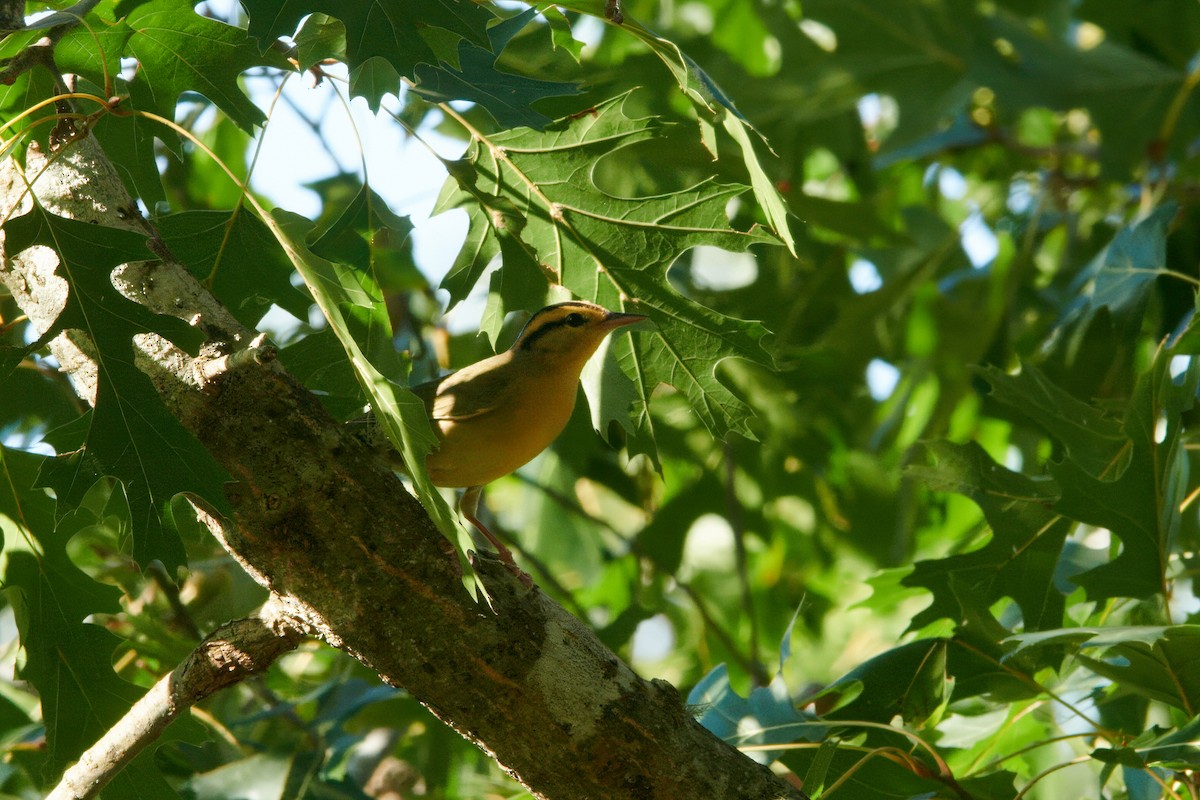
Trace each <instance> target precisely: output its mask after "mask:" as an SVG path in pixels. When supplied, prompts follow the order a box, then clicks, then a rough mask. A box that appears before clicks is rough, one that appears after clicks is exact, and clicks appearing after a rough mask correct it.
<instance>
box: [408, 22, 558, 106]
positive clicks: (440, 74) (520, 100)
mask: <svg viewBox="0 0 1200 800" xmlns="http://www.w3.org/2000/svg"><path fill="white" fill-rule="evenodd" d="M536 15H537V9H533V8H530V9H526V10H525V11H524V12H522V13H520V14H517V15H516V16H514V17H510V18H508V19H506V20H504V21H503V22H501V23H499V24H497V25H494V26H492V28H491V29H490V30H489V31H488V38H489V39H490V40H491V49H490V50H487V49H484V48H482V47H479V46H477V45H474V44H472V43H470V42H467V41H463V42H461V43H460V44H459V53H458V60H459V65H460V68H459V69H455V68H454V67H451V66H449V65H447V64H439V65H437V66H429V65H425V64H420V65H418V66H417V69H416V77H417V85H416V86H414V87H413V91H415V92H416V93H417V94H419V95H421V96H422V97H424V98H426V99H427V100H429V101H431V102H434V103H441V102H446V101H450V100H469V101H471V102H473V103H478V104H479V105H480V106H482V107H483V108H484V109H486V110H487V112H488V113H489V114H491V115H492V117H493V118H494V119H495V120H496V122H498V123H500V125H501V127H504V128H515V127H517V126H521V125H524V126H526V127H530V128H541V127H543V126H544V125H546V123H548V122H550V118H549V117H547V116H545V115H544V114H540V113H538V112H537V111H534V110H533V108H532V106H533V104H534V103H536V102H537V101H538V100H542V99H544V98H547V97H561V96H563V95H570V94H578V93H579V89H578V88H577V86H576V84H574V83H563V82H561V81H546V80H540V79H538V78H527V77H525V76H524V75H516V74H514V73H511V72H504V71H502V70H500V69H499V68H498V67H497V64H496V62H497V59H498V57H499V53H500V52H501V51H503V50H504V48H505V47H507V46H508V43H509V42H510V41H512V38H513V37H514V36H516V35H517V33H519V32H520V31H521V29H522V28H524V27H525V26H526V25H527V24H529V21H530V20H531V19H533V17H534V16H536Z"/></svg>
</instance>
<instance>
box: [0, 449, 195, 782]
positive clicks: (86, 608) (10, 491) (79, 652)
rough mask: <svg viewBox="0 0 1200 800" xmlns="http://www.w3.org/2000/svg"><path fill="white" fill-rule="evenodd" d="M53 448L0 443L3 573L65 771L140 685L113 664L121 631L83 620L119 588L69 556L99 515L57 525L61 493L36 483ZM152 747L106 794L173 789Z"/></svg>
mask: <svg viewBox="0 0 1200 800" xmlns="http://www.w3.org/2000/svg"><path fill="white" fill-rule="evenodd" d="M49 460H50V459H48V458H47V457H46V456H39V455H33V454H30V453H23V452H20V451H16V450H10V449H8V448H4V447H0V533H2V534H3V540H4V549H3V552H2V554H0V575H2V576H3V581H4V587H5V595H6V597H7V599H8V601H9V602H10V603H11V604H12V608H13V610H14V612H15V615H16V621H17V628H18V630H19V631H20V635H21V648H22V650H23V652H24V658H23V659H21V666H20V667H19V672H18V675H19V677H20V678H21V679H22V680H25V681H28V682H29V683H30V684H32V685H33V686H34V687H35V688H36V689H37V691H38V695H39V696H40V698H41V705H42V719H43V720H44V721H45V726H46V755H47V762H46V765H45V770H46V777H47V778H49V779H56V778H57V776H58V775H59V774H60V773H61V771H62V770H63V769H64V768H65V767H66V766H67V765H68V764H70V763H71V762H73V761H75V760H76V759H78V758H79V756H80V754H81V753H82V752H83V751H84V750H85V749H87V748H88V747H90V746H91V745H92V744H93V743H94V742H95V741H96V740H97V739H99V738H100V736H101V735H102V734H103V733H104V732H105V731H107V730H108V729H109V727H111V726H112V724H113V723H115V722H116V721H117V720H118V719H120V717H121V716H122V715H123V714H124V713H125V712H126V711H128V709H129V707H130V706H131V705H132V704H133V703H134V702H135V701H136V700H137V699H138V697H139V696H140V695H141V694H142V690H141V689H139V688H138V687H136V686H134V685H133V684H131V683H127V682H126V681H124V680H122V679H121V678H120V677H119V676H118V675H117V674H116V673H115V672H114V671H113V668H112V661H113V650H114V649H115V648H116V646H117V645H118V644H119V643H120V640H119V639H118V638H117V637H116V636H114V635H113V634H111V633H109V632H108V631H107V630H105V628H104V627H103V626H102V625H98V624H95V623H91V622H85V621H84V620H85V619H87V618H88V617H90V616H91V615H93V614H112V613H116V612H118V611H120V604H119V603H118V600H119V597H120V592H119V591H118V590H117V589H116V588H114V587H112V586H108V585H105V584H100V583H97V582H95V581H94V580H92V579H91V578H90V577H89V576H88V575H87V574H86V573H84V572H83V571H82V570H81V569H79V568H78V567H77V566H75V564H74V563H72V562H71V559H70V557H69V556H68V554H67V542H68V541H69V540H70V539H71V536H72V535H73V534H74V533H75V532H76V531H78V530H79V529H80V528H82V527H83V526H85V525H87V524H91V523H92V522H94V520H93V519H90V518H89V515H88V514H87V513H84V512H79V513H77V514H71V515H68V517H67V518H65V519H64V520H63V521H62V522H61V523H60V524H58V525H57V527H56V525H55V501H54V500H53V499H51V498H50V497H49V496H48V495H47V494H46V493H45V492H44V491H42V490H40V489H33V488H32V487H33V483H34V476H35V475H36V474H37V473H38V472H39V466H40V465H41V464H44V463H45V462H47V461H49ZM180 723H182V724H176V725H172V726H171V728H170V730H169V731H168V733H167V736H168V738H170V739H180V738H185V739H190V740H192V741H198V740H199V739H198V737H197V733H202V732H200V731H198V730H197V727H198V726H195V723H192V722H191V721H190V720H186V719H184V720H180ZM154 749H155V748H150V749H148V750H146V751H145V752H143V753H142V754H141V755H140V756H138V757H137V758H135V759H134V760H133V761H132V762H131V763H130V764H128V765H127V766H125V767H124V768H123V769H122V770H121V772H120V773H118V774H117V775H116V777H115V778H114V779H113V782H112V783H110V784H109V786H108V787H107V788H106V789H105V794H106V796H107V795H109V794H111V795H112V796H113V797H139V798H147V799H148V800H149V799H150V798H175V797H177V795H176V794H175V792H174V791H173V790H172V789H171V788H170V786H169V785H168V783H167V782H166V780H165V778H164V777H163V776H162V774H161V773H160V771H159V770H158V767H157V766H156V765H155V763H154Z"/></svg>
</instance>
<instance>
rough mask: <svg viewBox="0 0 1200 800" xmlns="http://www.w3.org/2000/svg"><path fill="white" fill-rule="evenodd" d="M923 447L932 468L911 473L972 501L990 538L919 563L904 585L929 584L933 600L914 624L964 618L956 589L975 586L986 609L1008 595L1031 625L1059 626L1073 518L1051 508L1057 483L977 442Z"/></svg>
mask: <svg viewBox="0 0 1200 800" xmlns="http://www.w3.org/2000/svg"><path fill="white" fill-rule="evenodd" d="M924 449H925V453H926V460H927V462H928V463H927V465H923V466H914V467H911V468H910V469H909V474H910V475H911V476H912V477H914V478H916V479H917V480H919V481H921V482H922V483H924V484H926V485H927V486H929V488H931V489H934V490H935V491H943V492H956V493H958V494H962V495H965V496H967V497H969V498H971V500H973V501H974V502H975V504H976V505H978V506H979V507H980V509H981V510H982V511H983V514H984V516H985V517H986V518H987V521H988V524H989V525H990V526H991V529H992V536H991V539H990V540H989V541H988V542H987V544H985V545H984V546H983V547H981V548H979V549H977V550H972V551H971V552H968V553H960V554H956V555H951V556H947V557H945V558H938V559H931V560H926V561H918V562H917V563H916V564H915V565H914V567H913V571H912V572H911V573H910V574H909V575H907V576H906V577H905V578H904V579H903V580H902V581H901V583H902V584H903V585H905V586H921V587H924V588H926V589H928V590H929V591H930V592H932V593H933V603H932V604H931V605H930V606H929V607H928V608H926V609H924V610H923V611H921V612H920V613H919V614H917V616H916V617H914V618H913V622H912V627H914V628H919V627H921V626H923V625H926V624H928V623H931V622H934V621H936V620H937V619H939V618H942V617H947V618H950V619H952V620H960V619H962V618H963V616H964V609H963V608H962V605H963V600H962V598H961V596H960V592H959V591H958V590H957V587H958V586H970V587H972V589H973V590H974V591H975V592H976V594H978V595H979V596H980V597H981V598H982V600H981V601H980V602H981V603H982V604H983V606H984V607H987V606H989V605H991V604H992V603H994V602H995V601H996V600H999V599H1000V598H1002V597H1005V596H1007V597H1011V598H1012V599H1013V600H1015V601H1016V602H1017V604H1018V605H1019V606H1020V607H1021V614H1022V617H1023V618H1024V622H1025V629H1026V630H1043V629H1045V628H1057V627H1058V626H1060V625H1061V624H1062V616H1063V610H1064V607H1065V598H1064V594H1063V592H1061V591H1059V589H1058V588H1057V587H1056V585H1055V582H1054V575H1055V571H1056V569H1057V568H1058V561H1059V556H1060V554H1061V552H1062V548H1063V542H1064V541H1065V539H1066V537H1067V534H1068V533H1070V531H1071V529H1072V527H1073V526H1074V522H1073V521H1072V520H1070V519H1067V518H1066V517H1064V516H1062V515H1061V514H1057V513H1055V512H1054V510H1053V509H1052V504H1053V503H1054V501H1055V500H1056V498H1057V497H1058V487H1057V486H1055V485H1054V483H1053V482H1052V481H1047V480H1044V479H1042V480H1036V479H1033V478H1027V477H1025V476H1024V475H1021V474H1019V473H1016V472H1012V471H1011V470H1008V469H1005V468H1004V467H1002V466H1001V465H999V464H997V463H996V462H995V461H993V460H992V458H991V457H990V456H989V455H988V454H987V453H986V452H985V451H984V450H983V448H982V447H980V446H979V445H977V444H975V443H974V442H971V443H969V444H954V443H951V442H929V443H927V444H925V445H924Z"/></svg>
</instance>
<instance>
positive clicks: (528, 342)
mask: <svg viewBox="0 0 1200 800" xmlns="http://www.w3.org/2000/svg"><path fill="white" fill-rule="evenodd" d="M568 325H569V323H568V322H567V318H566V317H563V318H562V319H555V320H551V321H550V322H547V323H545V324H544V325H541V326H539V327H538V328H536V329H535V330H532V331H530V332H529V335H528V336H526V337H524V338H523V339H522V340H521V349H522V350H532V349H533V343H534V342H536V341H537V340H538V339H540V338H542V337H543V336H545V335H546V334H547V333H549V332H550V331H552V330H554V329H555V328H565V327H567V326H568Z"/></svg>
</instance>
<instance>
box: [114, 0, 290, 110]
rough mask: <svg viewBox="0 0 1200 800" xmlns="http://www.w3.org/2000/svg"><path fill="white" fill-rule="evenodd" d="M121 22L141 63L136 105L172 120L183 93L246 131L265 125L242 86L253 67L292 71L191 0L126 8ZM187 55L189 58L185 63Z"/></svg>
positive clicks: (134, 84) (157, 0)
mask: <svg viewBox="0 0 1200 800" xmlns="http://www.w3.org/2000/svg"><path fill="white" fill-rule="evenodd" d="M116 13H117V14H118V16H119V15H121V14H125V15H126V16H125V18H124V19H123V20H120V21H119V22H117V24H118V25H126V26H128V27H129V29H130V30H131V31H132V33H131V35H130V36H129V41H128V45H127V49H126V53H125V55H126V56H128V57H131V58H135V59H137V61H138V71H137V76H136V77H135V78H134V79H133V81H131V84H130V87H131V96H132V99H133V101H134V105H135V107H137V108H141V109H144V110H147V111H152V112H154V113H155V114H158V115H159V116H161V117H165V118H166V119H171V120H173V119H174V118H175V106H176V104H177V103H178V102H179V96H180V95H181V94H183V93H184V92H197V93H198V94H201V95H203V96H204V97H206V98H208V99H209V100H210V101H211V102H212V103H214V104H215V105H216V106H217V107H218V108H220V109H221V110H222V111H224V112H225V113H226V114H227V115H228V116H229V117H230V119H232V120H233V121H234V122H236V123H237V124H238V126H239V127H241V128H242V129H243V130H246V131H250V130H251V129H253V128H254V127H255V126H257V125H260V124H261V123H262V122H264V121H265V120H266V117H265V116H264V115H263V112H262V111H260V110H259V109H258V107H257V106H255V105H254V103H252V102H250V98H248V97H247V96H246V94H245V92H243V91H242V89H241V88H240V87H239V86H238V78H239V77H240V76H241V74H242V72H244V71H245V70H247V69H249V68H250V67H255V66H260V65H269V66H275V67H278V68H280V69H290V68H291V67H290V65H289V64H288V62H287V61H286V59H284V58H283V56H282V55H281V54H279V53H276V52H275V51H269V52H268V53H267V54H266V55H264V54H262V53H260V52H259V49H258V48H257V47H256V46H255V44H254V42H253V41H252V40H251V38H250V36H248V35H247V33H246V31H244V30H242V29H241V28H235V27H233V26H232V25H226V24H225V23H223V22H220V21H218V20H215V19H212V18H210V17H203V16H200V15H199V14H197V13H196V12H195V11H194V10H193V8H192V3H191V2H189V0H151V2H148V3H136V4H135V3H122V4H121V5H119V6H118V7H117V10H116ZM180 53H187V54H188V57H187V58H180Z"/></svg>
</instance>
